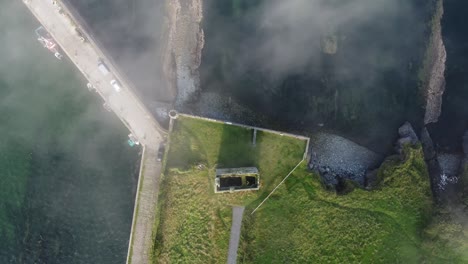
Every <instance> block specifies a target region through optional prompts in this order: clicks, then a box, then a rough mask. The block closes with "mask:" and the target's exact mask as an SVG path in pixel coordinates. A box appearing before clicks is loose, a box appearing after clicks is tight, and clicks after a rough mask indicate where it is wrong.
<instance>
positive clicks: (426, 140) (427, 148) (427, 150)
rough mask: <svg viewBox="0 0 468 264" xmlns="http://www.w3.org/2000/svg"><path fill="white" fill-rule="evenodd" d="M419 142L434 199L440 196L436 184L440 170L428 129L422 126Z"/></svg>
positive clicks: (439, 176) (438, 181)
mask: <svg viewBox="0 0 468 264" xmlns="http://www.w3.org/2000/svg"><path fill="white" fill-rule="evenodd" d="M421 144H422V148H423V152H424V159H425V160H426V164H427V170H428V172H429V177H430V179H431V189H432V193H433V194H434V196H435V198H436V199H439V198H440V189H439V188H438V185H439V183H440V180H441V172H442V170H441V169H440V164H439V161H438V160H437V152H436V151H435V149H434V144H433V142H432V139H431V136H430V135H429V131H427V128H426V127H424V128H423V129H422V131H421Z"/></svg>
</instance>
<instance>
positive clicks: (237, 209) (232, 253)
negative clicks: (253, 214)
mask: <svg viewBox="0 0 468 264" xmlns="http://www.w3.org/2000/svg"><path fill="white" fill-rule="evenodd" d="M244 209H245V208H244V207H243V206H234V207H233V208H232V225H231V238H230V239H229V253H228V261H227V263H228V264H235V263H237V248H238V247H239V239H240V233H241V225H242V215H243V214H244Z"/></svg>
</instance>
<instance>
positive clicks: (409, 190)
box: [241, 148, 431, 263]
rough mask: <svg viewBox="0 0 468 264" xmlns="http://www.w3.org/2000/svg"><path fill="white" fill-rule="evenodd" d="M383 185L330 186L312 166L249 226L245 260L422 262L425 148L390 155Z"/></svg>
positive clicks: (427, 201) (426, 209)
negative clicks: (401, 156)
mask: <svg viewBox="0 0 468 264" xmlns="http://www.w3.org/2000/svg"><path fill="white" fill-rule="evenodd" d="M379 176H380V178H381V179H382V181H381V183H380V188H379V189H376V190H374V191H365V190H362V189H355V190H354V191H352V192H351V193H349V194H347V195H336V194H335V193H330V192H328V191H325V190H324V189H323V188H322V186H321V185H320V181H319V178H318V176H316V175H314V174H311V173H309V172H308V171H307V170H306V168H305V166H303V167H302V170H298V171H296V172H295V173H294V174H293V175H292V176H291V177H290V178H289V179H288V180H287V181H286V184H285V186H284V188H279V189H278V191H277V193H276V194H275V195H274V196H273V199H271V200H270V201H268V203H266V204H265V205H264V206H263V208H262V209H261V210H259V211H258V212H257V213H255V215H254V216H253V217H251V218H250V219H248V220H247V221H246V223H245V225H244V227H243V228H244V231H243V233H244V242H243V245H242V247H241V250H242V255H241V261H242V262H244V263H310V262H312V263H357V262H360V263H418V260H420V259H421V257H422V256H423V254H424V253H423V252H422V250H421V249H420V246H421V238H420V236H419V234H420V232H421V230H422V228H423V227H424V226H425V224H426V222H427V220H428V217H429V216H430V210H431V193H430V188H429V180H428V175H427V171H426V167H425V164H424V161H423V158H422V153H421V150H420V149H419V148H418V149H408V155H407V159H406V161H405V162H403V163H401V164H400V163H399V161H397V160H389V161H387V162H386V163H384V165H383V166H382V168H381V169H380V171H379Z"/></svg>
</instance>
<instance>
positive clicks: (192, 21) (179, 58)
mask: <svg viewBox="0 0 468 264" xmlns="http://www.w3.org/2000/svg"><path fill="white" fill-rule="evenodd" d="M168 14H169V16H168V17H169V21H170V22H169V24H170V28H171V29H170V32H169V46H170V50H171V51H172V55H173V58H172V59H173V62H174V63H173V66H175V83H176V86H177V99H176V107H177V106H181V105H183V103H185V102H187V100H189V99H190V97H191V96H192V95H193V94H194V93H195V92H196V91H197V90H198V89H199V86H200V74H199V71H198V68H199V67H200V63H201V52H202V49H203V45H204V33H203V29H202V28H201V21H202V18H203V9H202V0H173V1H168Z"/></svg>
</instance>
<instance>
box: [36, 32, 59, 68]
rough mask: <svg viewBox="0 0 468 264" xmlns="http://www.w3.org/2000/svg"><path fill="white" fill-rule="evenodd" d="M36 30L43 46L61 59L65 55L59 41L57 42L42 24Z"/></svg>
mask: <svg viewBox="0 0 468 264" xmlns="http://www.w3.org/2000/svg"><path fill="white" fill-rule="evenodd" d="M35 32H36V36H37V40H38V41H39V42H40V43H41V44H42V46H44V48H46V49H48V50H49V51H50V52H52V53H53V54H54V56H55V57H56V58H57V59H59V60H61V59H62V57H63V55H62V54H61V53H60V48H59V46H58V45H57V42H55V40H54V38H52V36H51V35H50V34H49V32H47V30H46V29H45V28H44V27H42V26H40V27H38V28H37V29H36V30H35Z"/></svg>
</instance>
